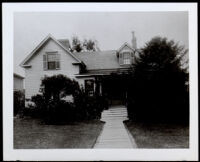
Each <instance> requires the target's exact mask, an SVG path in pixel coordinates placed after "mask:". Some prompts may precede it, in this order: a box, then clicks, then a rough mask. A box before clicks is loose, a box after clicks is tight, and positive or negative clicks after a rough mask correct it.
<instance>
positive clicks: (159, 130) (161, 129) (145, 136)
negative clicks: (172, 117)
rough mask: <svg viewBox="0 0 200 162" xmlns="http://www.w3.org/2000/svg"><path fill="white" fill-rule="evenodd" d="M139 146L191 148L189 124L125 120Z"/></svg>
mask: <svg viewBox="0 0 200 162" xmlns="http://www.w3.org/2000/svg"><path fill="white" fill-rule="evenodd" d="M124 123H125V125H126V126H127V128H128V129H129V131H130V133H131V134H132V136H133V137H134V139H135V142H136V144H137V146H138V148H189V126H185V125H180V124H174V125H172V124H147V123H136V122H130V121H126V122H124Z"/></svg>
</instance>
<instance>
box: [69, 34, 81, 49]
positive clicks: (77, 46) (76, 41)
mask: <svg viewBox="0 0 200 162" xmlns="http://www.w3.org/2000/svg"><path fill="white" fill-rule="evenodd" d="M71 50H72V52H73V51H76V52H81V51H82V50H83V46H82V43H81V41H80V40H79V38H78V37H77V36H73V37H72V49H71Z"/></svg>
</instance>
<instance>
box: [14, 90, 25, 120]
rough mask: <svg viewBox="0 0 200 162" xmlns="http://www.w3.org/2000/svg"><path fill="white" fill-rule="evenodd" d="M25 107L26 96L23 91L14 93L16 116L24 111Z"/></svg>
mask: <svg viewBox="0 0 200 162" xmlns="http://www.w3.org/2000/svg"><path fill="white" fill-rule="evenodd" d="M24 106H25V95H24V92H23V91H14V105H13V108H14V116H16V115H17V114H18V113H19V112H21V111H22V110H23V108H24Z"/></svg>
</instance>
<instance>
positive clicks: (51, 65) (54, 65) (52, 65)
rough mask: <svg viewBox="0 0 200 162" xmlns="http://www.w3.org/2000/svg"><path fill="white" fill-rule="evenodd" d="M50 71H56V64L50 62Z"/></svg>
mask: <svg viewBox="0 0 200 162" xmlns="http://www.w3.org/2000/svg"><path fill="white" fill-rule="evenodd" d="M48 69H56V62H48Z"/></svg>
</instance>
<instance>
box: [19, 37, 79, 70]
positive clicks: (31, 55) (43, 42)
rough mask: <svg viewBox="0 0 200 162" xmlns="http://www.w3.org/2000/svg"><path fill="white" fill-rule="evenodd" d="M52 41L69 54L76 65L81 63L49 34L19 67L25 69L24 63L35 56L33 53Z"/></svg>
mask: <svg viewBox="0 0 200 162" xmlns="http://www.w3.org/2000/svg"><path fill="white" fill-rule="evenodd" d="M49 39H52V40H53V41H54V42H55V43H57V44H58V45H59V46H60V47H61V48H63V49H64V50H65V51H66V52H67V53H68V54H70V55H71V56H72V57H73V58H74V59H75V60H76V61H77V62H78V63H82V62H81V60H80V59H79V58H77V57H76V56H75V55H74V54H72V53H71V52H70V51H69V50H68V49H67V48H66V47H65V46H63V45H62V44H61V43H60V42H59V41H58V40H56V39H55V38H54V37H53V36H52V35H51V34H49V35H48V36H47V37H46V38H45V39H43V40H42V42H40V44H39V45H38V46H37V47H36V48H35V49H34V50H33V51H32V52H31V53H30V54H29V55H28V56H27V57H26V58H25V59H24V61H23V62H22V63H21V64H20V66H22V67H25V66H26V65H25V64H26V63H27V62H28V61H29V60H30V59H31V58H32V57H33V56H34V55H35V53H36V52H37V51H38V50H39V49H40V48H41V47H42V46H43V45H44V44H45V43H46V42H47V41H48V40H49Z"/></svg>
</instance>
